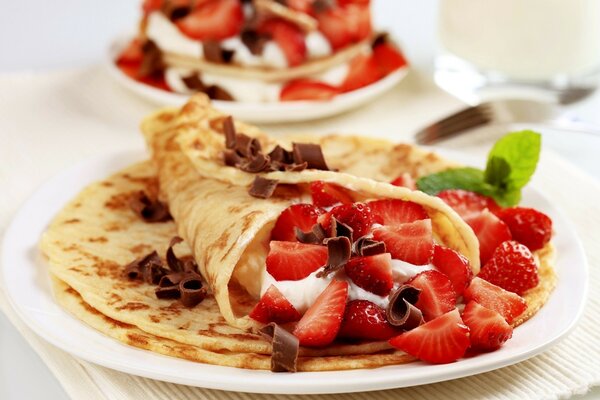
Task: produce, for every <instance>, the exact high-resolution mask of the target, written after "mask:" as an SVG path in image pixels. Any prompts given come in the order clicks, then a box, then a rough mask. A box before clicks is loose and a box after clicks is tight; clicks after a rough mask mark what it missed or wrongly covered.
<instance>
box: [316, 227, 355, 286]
mask: <svg viewBox="0 0 600 400" xmlns="http://www.w3.org/2000/svg"><path fill="white" fill-rule="evenodd" d="M324 243H325V244H326V245H327V264H326V265H325V268H323V269H322V270H321V271H319V272H317V278H325V277H327V275H329V274H331V273H333V272H336V271H337V270H339V269H341V268H342V267H344V265H346V263H347V262H348V260H350V255H351V251H350V249H351V247H352V243H350V239H348V238H347V237H346V236H338V237H334V238H329V239H326V240H325V242H324Z"/></svg>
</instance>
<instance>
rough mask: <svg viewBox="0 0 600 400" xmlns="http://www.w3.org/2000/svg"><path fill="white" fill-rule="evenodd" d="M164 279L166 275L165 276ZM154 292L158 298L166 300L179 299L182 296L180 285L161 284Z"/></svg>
mask: <svg viewBox="0 0 600 400" xmlns="http://www.w3.org/2000/svg"><path fill="white" fill-rule="evenodd" d="M163 279H164V276H163ZM154 294H155V295H156V298H157V299H161V300H166V299H172V300H174V299H179V298H181V291H180V290H179V285H172V286H159V287H157V288H156V289H154Z"/></svg>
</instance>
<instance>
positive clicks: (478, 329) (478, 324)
mask: <svg viewBox="0 0 600 400" xmlns="http://www.w3.org/2000/svg"><path fill="white" fill-rule="evenodd" d="M462 319H463V322H464V323H465V325H467V326H468V327H469V331H470V339H471V347H472V348H475V349H479V350H486V351H491V350H496V349H498V348H500V346H502V345H503V344H504V343H505V342H506V341H507V340H508V339H510V338H511V337H512V331H513V330H512V327H511V326H510V325H509V324H508V323H507V322H506V320H505V319H504V317H502V315H500V314H499V313H497V312H496V311H494V310H490V309H489V308H485V307H484V306H482V305H480V304H479V303H477V302H475V301H470V302H469V303H468V304H467V306H466V307H465V309H464V311H463V314H462Z"/></svg>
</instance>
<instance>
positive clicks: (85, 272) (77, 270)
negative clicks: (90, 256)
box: [69, 267, 91, 276]
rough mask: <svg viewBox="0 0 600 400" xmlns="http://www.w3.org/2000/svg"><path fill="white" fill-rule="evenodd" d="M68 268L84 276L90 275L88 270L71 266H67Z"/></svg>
mask: <svg viewBox="0 0 600 400" xmlns="http://www.w3.org/2000/svg"><path fill="white" fill-rule="evenodd" d="M69 270H70V271H73V272H77V273H78V274H81V275H84V276H90V275H91V274H90V273H89V272H87V271H83V270H81V268H79V267H71V268H69Z"/></svg>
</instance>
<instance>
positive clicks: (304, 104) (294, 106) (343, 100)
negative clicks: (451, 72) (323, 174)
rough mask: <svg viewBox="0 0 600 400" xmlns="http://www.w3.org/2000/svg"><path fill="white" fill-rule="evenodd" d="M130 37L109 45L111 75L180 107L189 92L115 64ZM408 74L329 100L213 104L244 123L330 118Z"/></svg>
mask: <svg viewBox="0 0 600 400" xmlns="http://www.w3.org/2000/svg"><path fill="white" fill-rule="evenodd" d="M129 39H130V37H129V36H123V37H120V38H118V39H116V40H115V41H114V42H113V43H112V44H111V45H110V47H109V49H108V52H107V60H106V63H105V64H106V66H107V68H108V71H109V74H110V76H111V77H112V78H113V79H114V80H115V81H116V82H117V83H119V84H120V85H121V86H122V87H124V88H126V89H128V90H129V91H131V92H133V93H135V94H136V95H138V96H140V97H142V98H144V99H146V100H149V101H151V102H152V103H154V104H156V105H159V106H177V107H179V106H182V105H183V104H184V103H185V102H186V101H187V99H188V98H189V95H184V94H179V93H173V92H167V91H165V90H161V89H157V88H154V87H152V86H150V85H146V84H144V83H141V82H138V81H136V80H134V79H132V78H130V77H129V76H127V75H126V74H124V73H123V72H122V71H121V70H120V69H119V68H118V67H117V65H116V64H115V62H114V60H116V59H117V56H118V54H120V52H121V50H122V49H123V48H124V47H125V45H126V44H127V43H128V40H129ZM407 73H408V66H405V67H403V68H401V69H399V70H397V71H395V72H392V73H391V74H389V75H387V76H386V77H384V78H383V79H380V80H379V81H377V82H375V83H373V84H371V85H369V86H366V87H364V88H361V89H357V90H354V91H352V92H348V93H343V94H340V95H338V96H335V97H334V98H333V99H331V100H329V101H294V102H276V103H248V102H236V101H220V100H215V101H213V102H212V103H213V104H214V106H215V107H216V108H218V109H219V110H221V111H223V112H225V113H227V114H231V115H233V116H234V117H236V118H239V119H241V120H244V121H247V122H255V123H278V122H294V121H306V120H311V119H317V118H324V117H330V116H332V115H336V114H340V113H343V112H345V111H349V110H351V109H353V108H356V107H359V106H361V105H363V104H366V103H368V102H371V101H373V100H375V99H376V98H377V97H379V96H381V95H383V94H384V93H385V92H387V91H388V90H390V89H392V88H393V87H394V86H395V85H396V84H397V83H398V82H400V81H401V80H402V78H404V77H405V76H406V74H407Z"/></svg>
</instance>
